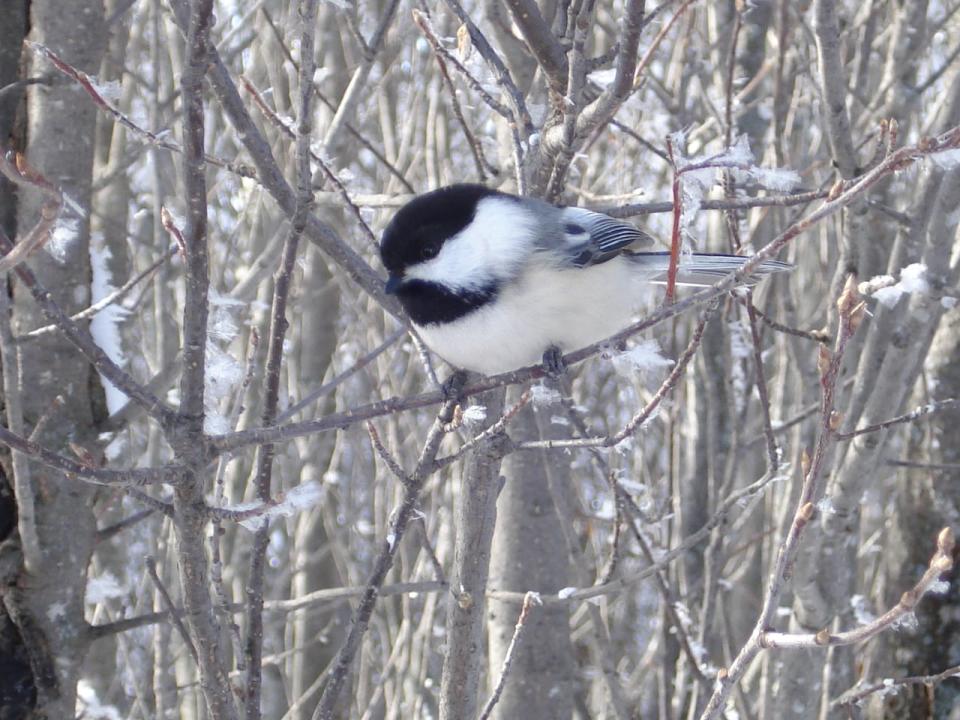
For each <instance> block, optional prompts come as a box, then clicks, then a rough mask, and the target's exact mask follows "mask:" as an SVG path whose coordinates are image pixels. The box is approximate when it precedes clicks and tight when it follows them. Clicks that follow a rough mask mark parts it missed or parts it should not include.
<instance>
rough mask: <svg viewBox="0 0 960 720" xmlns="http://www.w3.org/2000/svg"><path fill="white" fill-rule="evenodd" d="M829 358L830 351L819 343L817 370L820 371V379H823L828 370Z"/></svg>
mask: <svg viewBox="0 0 960 720" xmlns="http://www.w3.org/2000/svg"><path fill="white" fill-rule="evenodd" d="M830 359H831V354H830V351H829V350H827V348H825V347H824V346H823V345H820V346H819V349H818V350H817V372H819V373H820V380H825V379H826V377H827V372H828V371H829V370H830Z"/></svg>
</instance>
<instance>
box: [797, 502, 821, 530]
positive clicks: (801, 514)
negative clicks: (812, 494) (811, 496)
mask: <svg viewBox="0 0 960 720" xmlns="http://www.w3.org/2000/svg"><path fill="white" fill-rule="evenodd" d="M816 514H817V508H816V507H815V506H814V504H813V503H811V502H808V503H804V504H803V505H802V506H801V507H800V509H799V510H797V521H798V522H799V523H800V524H801V525H806V524H807V523H808V522H810V521H811V520H813V516H814V515H816Z"/></svg>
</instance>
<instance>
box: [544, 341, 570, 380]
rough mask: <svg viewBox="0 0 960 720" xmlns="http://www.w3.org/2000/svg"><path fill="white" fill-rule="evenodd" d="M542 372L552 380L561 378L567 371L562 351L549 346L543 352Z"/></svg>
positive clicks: (554, 346)
mask: <svg viewBox="0 0 960 720" xmlns="http://www.w3.org/2000/svg"><path fill="white" fill-rule="evenodd" d="M543 371H544V372H545V373H546V374H547V376H548V377H552V378H558V377H561V376H562V375H563V374H564V373H565V372H566V371H567V364H566V363H565V362H564V361H563V351H562V350H560V348H558V347H557V346H556V345H551V346H550V347H548V348H547V349H546V350H545V351H544V353H543Z"/></svg>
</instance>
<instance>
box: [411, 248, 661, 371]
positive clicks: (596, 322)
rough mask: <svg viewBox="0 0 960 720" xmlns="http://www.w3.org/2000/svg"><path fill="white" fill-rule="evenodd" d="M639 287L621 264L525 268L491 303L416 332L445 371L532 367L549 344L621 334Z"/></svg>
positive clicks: (569, 346)
mask: <svg viewBox="0 0 960 720" xmlns="http://www.w3.org/2000/svg"><path fill="white" fill-rule="evenodd" d="M647 288H649V285H648V283H647V282H646V280H645V278H644V277H643V274H642V273H638V272H637V268H636V266H633V267H631V264H630V262H629V261H628V260H627V259H626V258H615V259H613V260H611V261H609V262H606V263H603V264H601V265H596V266H593V267H590V268H584V269H570V270H559V271H558V270H555V269H543V268H530V269H528V270H526V271H525V272H524V273H523V274H522V275H521V276H520V277H518V278H517V279H516V280H515V281H512V282H510V283H509V284H507V285H506V286H505V287H503V288H502V290H501V292H500V295H499V296H498V298H497V299H496V300H495V301H494V302H492V303H490V304H488V305H486V306H484V307H481V308H480V309H478V310H476V311H474V312H472V313H470V314H469V315H466V316H464V317H462V318H460V319H459V320H456V321H454V322H450V323H443V324H434V325H426V326H423V327H421V326H417V331H418V332H419V333H420V336H421V337H422V338H423V340H424V342H426V343H427V345H428V346H429V347H430V348H431V349H432V350H434V351H435V352H436V353H437V354H438V355H440V356H441V357H442V358H443V359H445V360H446V361H447V362H449V363H451V364H452V365H454V366H456V367H459V368H464V369H466V370H473V371H476V372H480V373H483V374H485V375H494V374H497V373H501V372H507V371H510V370H515V369H517V368H520V367H525V366H527V365H536V364H537V363H539V362H540V361H541V359H542V357H543V353H544V351H545V350H547V348H549V347H550V346H552V345H555V346H557V347H559V348H560V349H561V350H562V351H564V352H570V351H572V350H576V349H578V348H581V347H584V346H586V345H590V344H592V343H595V342H598V341H600V340H603V339H604V338H606V337H609V336H610V335H613V334H614V333H616V332H618V331H619V330H622V329H623V328H625V327H626V326H627V325H628V324H629V323H630V321H631V318H632V316H633V314H634V312H635V311H636V310H637V308H638V307H639V306H641V305H642V304H644V303H645V302H646V299H647V297H648V293H647Z"/></svg>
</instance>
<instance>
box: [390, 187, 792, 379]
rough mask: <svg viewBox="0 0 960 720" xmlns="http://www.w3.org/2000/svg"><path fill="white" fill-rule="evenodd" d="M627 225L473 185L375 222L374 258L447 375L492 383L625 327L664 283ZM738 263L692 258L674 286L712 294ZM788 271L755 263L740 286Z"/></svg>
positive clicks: (550, 363) (556, 363) (658, 266)
mask: <svg viewBox="0 0 960 720" xmlns="http://www.w3.org/2000/svg"><path fill="white" fill-rule="evenodd" d="M653 245H654V240H653V238H652V237H651V236H650V235H648V234H647V233H645V232H643V231H642V230H640V229H639V228H637V227H635V226H634V225H632V224H631V223H629V222H625V221H623V220H618V219H616V218H613V217H610V216H609V215H605V214H603V213H599V212H594V211H591V210H587V209H585V208H580V207H573V206H567V207H565V206H555V205H551V204H549V203H547V202H545V201H543V200H539V199H537V198H532V197H520V196H517V195H511V194H509V193H506V192H501V191H499V190H495V189H493V188H489V187H486V186H484V185H479V184H467V183H464V184H456V185H450V186H447V187H443V188H439V189H437V190H433V191H430V192H426V193H423V194H420V195H417V196H415V197H414V198H413V199H412V200H410V201H409V202H407V203H406V204H405V205H404V206H403V207H401V208H400V209H399V210H398V211H397V212H396V213H395V215H394V216H393V218H392V219H391V220H390V222H389V223H388V224H387V226H386V228H385V229H384V231H383V234H382V236H381V240H380V258H381V260H382V262H383V265H384V267H385V268H386V270H387V272H388V273H389V276H388V278H387V280H386V285H385V291H386V293H387V294H388V295H393V296H396V298H397V299H398V300H399V302H400V304H401V306H402V307H403V309H404V311H405V312H406V314H407V316H408V317H409V319H410V321H411V323H412V325H413V327H414V329H415V330H416V332H417V334H418V335H419V336H420V338H421V339H422V340H423V341H424V343H425V344H426V345H427V347H429V348H430V349H431V350H432V351H434V352H435V353H436V354H437V355H439V356H440V357H441V358H443V359H444V360H446V361H447V362H448V363H450V364H451V365H452V366H453V367H454V368H456V369H458V370H465V371H473V372H476V373H480V374H482V375H496V374H500V373H505V372H510V371H513V370H517V369H519V368H523V367H528V366H532V365H538V364H540V363H541V362H542V363H543V366H544V367H545V368H546V369H547V370H548V371H551V372H552V373H553V372H562V370H563V368H562V364H561V362H560V359H561V357H562V355H563V354H564V353H567V352H570V351H573V350H577V349H579V348H582V347H586V346H588V345H591V344H594V343H596V342H599V341H601V340H603V339H605V338H608V337H610V336H611V335H614V334H616V333H617V332H619V331H620V330H623V329H624V328H626V327H627V326H628V325H629V324H630V322H631V320H632V319H633V317H634V315H635V314H636V312H637V311H638V309H639V308H640V307H642V306H643V305H644V304H645V303H646V302H647V301H648V298H649V292H648V291H649V288H650V286H651V284H653V283H663V282H665V281H666V276H667V269H668V266H669V262H670V253H668V252H654V251H645V250H642V248H649V247H651V246H653ZM748 259H749V258H747V257H744V256H738V255H716V254H700V253H694V254H693V255H692V256H688V257H686V258H684V260H683V261H682V262H681V265H680V269H679V272H678V275H677V282H678V283H679V284H686V285H699V286H706V285H713V284H714V283H715V282H717V281H718V280H720V279H721V278H722V277H724V276H725V275H728V274H730V273H731V272H734V271H735V270H737V269H739V268H740V267H742V266H743V264H744V263H745V262H746V261H747V260H748ZM791 267H792V266H791V265H790V264H788V263H784V262H780V261H778V260H764V261H763V262H762V263H760V264H758V266H757V268H756V269H755V270H754V273H753V276H752V277H751V278H749V279H747V282H756V281H758V280H759V279H760V278H761V277H763V276H765V275H769V274H770V273H774V272H779V271H784V270H788V269H790V268H791Z"/></svg>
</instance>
